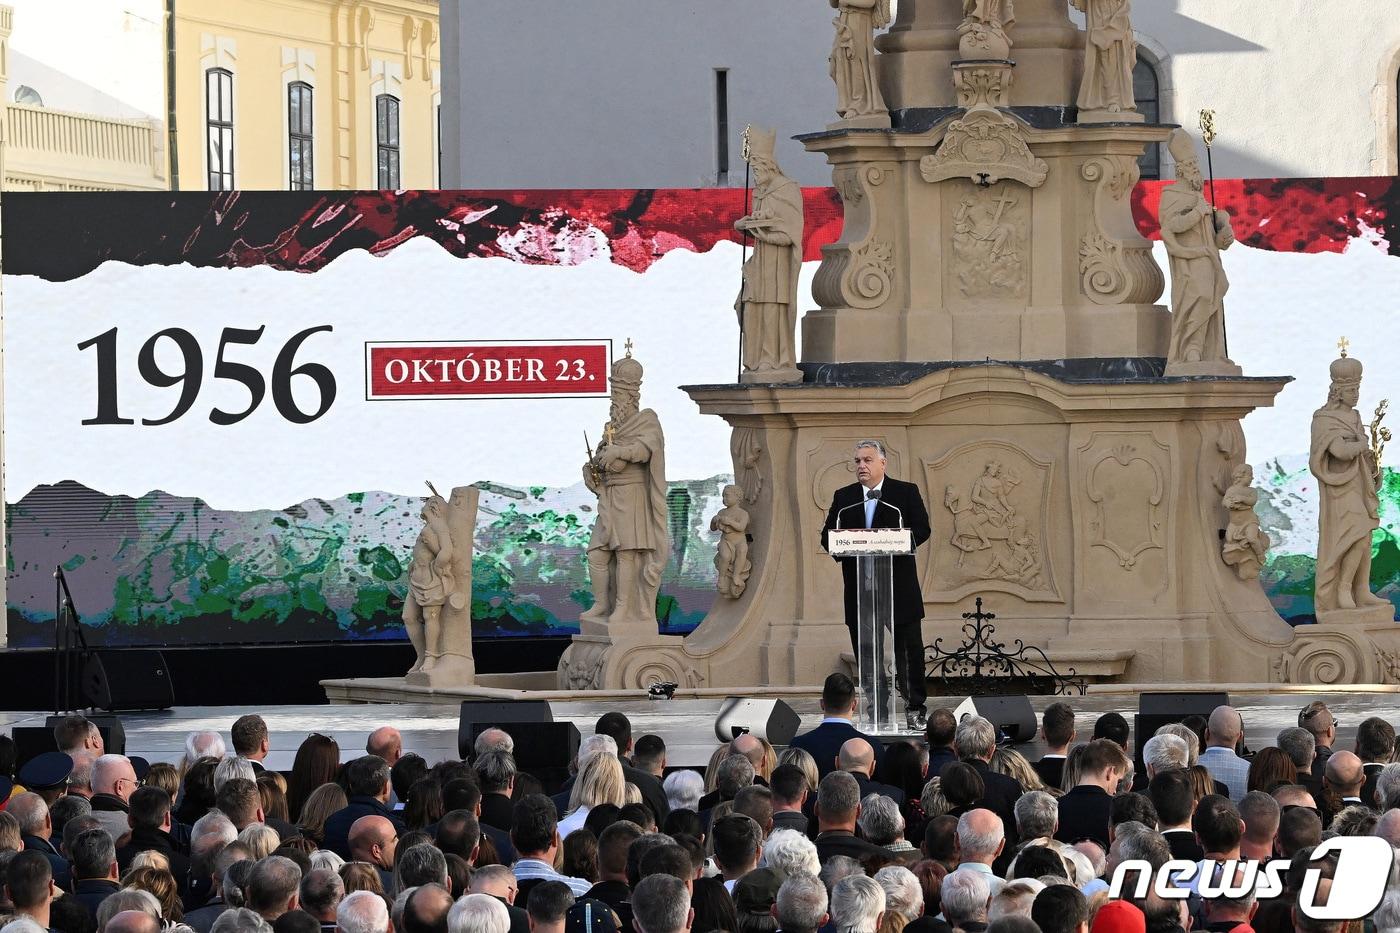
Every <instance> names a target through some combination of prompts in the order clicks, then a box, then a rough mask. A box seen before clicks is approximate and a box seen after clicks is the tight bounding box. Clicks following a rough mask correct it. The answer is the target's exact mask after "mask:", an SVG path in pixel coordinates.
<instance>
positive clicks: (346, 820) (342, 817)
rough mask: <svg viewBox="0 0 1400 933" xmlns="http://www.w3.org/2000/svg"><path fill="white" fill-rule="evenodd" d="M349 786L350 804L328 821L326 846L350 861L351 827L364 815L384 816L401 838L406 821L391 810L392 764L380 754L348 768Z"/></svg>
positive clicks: (355, 761) (357, 759)
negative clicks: (390, 780)
mask: <svg viewBox="0 0 1400 933" xmlns="http://www.w3.org/2000/svg"><path fill="white" fill-rule="evenodd" d="M345 772H346V778H347V780H348V783H349V785H350V787H349V802H348V805H347V806H346V807H345V808H344V809H341V810H337V811H336V812H334V813H332V814H331V815H330V816H329V817H327V818H326V828H325V834H326V845H325V848H327V849H330V850H331V851H332V852H334V853H335V854H337V855H339V856H340V857H341V858H344V859H348V858H350V827H351V826H354V825H355V821H356V820H358V819H359V818H360V817H362V816H382V817H384V819H386V820H388V821H389V822H390V823H391V824H392V825H393V827H394V833H395V834H396V835H397V834H398V833H401V832H403V831H404V824H403V821H402V820H400V819H399V818H398V814H396V813H394V811H392V810H390V809H389V764H388V762H386V761H385V760H384V759H383V758H380V757H379V756H378V755H363V756H361V757H359V758H356V759H355V760H354V761H351V762H350V763H349V764H347V765H346V766H345Z"/></svg>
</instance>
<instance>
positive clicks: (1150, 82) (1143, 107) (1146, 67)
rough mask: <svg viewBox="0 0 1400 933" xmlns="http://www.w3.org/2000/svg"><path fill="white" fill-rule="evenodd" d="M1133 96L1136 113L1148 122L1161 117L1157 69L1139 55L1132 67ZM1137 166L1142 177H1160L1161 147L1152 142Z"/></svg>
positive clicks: (1159, 84)
mask: <svg viewBox="0 0 1400 933" xmlns="http://www.w3.org/2000/svg"><path fill="white" fill-rule="evenodd" d="M1133 97H1134V98H1136V99H1137V109H1138V113H1140V114H1142V115H1143V116H1144V117H1146V118H1147V122H1148V123H1157V122H1159V121H1160V118H1161V115H1162V114H1161V82H1160V81H1159V80H1158V79H1157V69H1156V68H1154V67H1153V66H1152V63H1151V62H1149V61H1147V60H1146V59H1144V58H1142V57H1139V58H1138V63H1137V66H1136V67H1135V68H1133ZM1138 168H1139V169H1141V170H1142V177H1143V178H1161V177H1162V147H1161V145H1159V144H1156V143H1153V144H1152V145H1149V146H1148V147H1147V151H1146V152H1144V153H1143V154H1142V158H1140V159H1138Z"/></svg>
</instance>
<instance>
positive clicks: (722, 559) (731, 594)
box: [710, 485, 753, 599]
mask: <svg viewBox="0 0 1400 933" xmlns="http://www.w3.org/2000/svg"><path fill="white" fill-rule="evenodd" d="M722 495H723V502H724V508H722V509H720V510H719V512H717V513H716V514H715V517H714V518H712V519H711V520H710V530H711V531H718V532H719V546H718V547H717V548H715V573H716V575H717V576H718V582H719V595H721V596H723V597H724V598H725V599H738V598H739V597H740V596H743V595H744V587H745V586H747V585H748V582H749V573H750V571H752V570H753V565H752V564H750V563H749V540H748V530H749V513H748V512H745V511H744V508H743V506H741V505H740V504H739V500H740V499H741V498H742V497H743V490H741V489H740V488H739V487H738V486H733V485H731V486H725V487H724V492H723V494H722Z"/></svg>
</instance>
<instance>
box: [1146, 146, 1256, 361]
mask: <svg viewBox="0 0 1400 933" xmlns="http://www.w3.org/2000/svg"><path fill="white" fill-rule="evenodd" d="M1167 148H1168V149H1169V150H1170V151H1171V154H1172V157H1173V158H1175V159H1176V179H1177V180H1176V183H1175V184H1172V185H1168V186H1167V187H1165V188H1163V189H1162V203H1161V209H1160V214H1159V220H1160V221H1161V227H1162V242H1163V243H1164V244H1165V245H1166V248H1167V258H1168V260H1169V261H1170V265H1171V277H1172V334H1171V346H1170V348H1169V349H1168V351H1167V370H1166V374H1167V375H1168V376H1172V375H1212V374H1215V375H1239V374H1240V368H1239V367H1238V366H1235V365H1234V364H1233V363H1231V362H1230V360H1229V358H1228V357H1227V355H1226V352H1225V293H1226V292H1227V291H1228V290H1229V288H1230V280H1229V279H1228V278H1226V276H1225V266H1224V264H1223V263H1222V262H1221V261H1220V253H1221V251H1222V250H1225V249H1228V248H1229V247H1230V244H1232V243H1234V242H1235V231H1234V228H1233V227H1231V226H1230V215H1229V214H1227V213H1225V211H1222V210H1216V209H1215V208H1213V207H1211V205H1210V202H1209V201H1207V200H1206V197H1205V176H1204V175H1203V174H1202V173H1201V164H1200V161H1199V160H1198V159H1197V157H1196V143H1195V141H1194V140H1192V138H1191V136H1190V134H1189V133H1187V132H1186V131H1185V130H1173V131H1172V135H1171V139H1170V140H1169V141H1168V143H1167Z"/></svg>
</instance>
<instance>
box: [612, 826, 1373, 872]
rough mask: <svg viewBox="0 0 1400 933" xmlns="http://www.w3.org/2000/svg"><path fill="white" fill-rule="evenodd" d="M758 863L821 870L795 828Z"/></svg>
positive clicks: (768, 845) (776, 839)
mask: <svg viewBox="0 0 1400 933" xmlns="http://www.w3.org/2000/svg"><path fill="white" fill-rule="evenodd" d="M1397 812H1400V811H1397ZM601 844H602V843H601V841H600V843H599V845H600V846H601ZM758 864H759V867H760V868H767V869H771V870H772V872H773V874H775V875H777V876H778V881H779V883H781V882H782V880H783V879H784V878H787V877H789V876H791V875H797V874H809V875H813V876H815V875H817V874H820V872H821V870H822V863H821V859H819V858H818V857H817V847H816V846H815V845H813V844H812V840H810V839H808V838H807V836H806V835H805V834H803V833H799V832H798V831H797V830H795V829H777V830H774V831H773V835H771V836H769V837H768V840H767V841H766V842H764V844H763V858H762V859H761V860H760V861H759V863H758Z"/></svg>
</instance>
